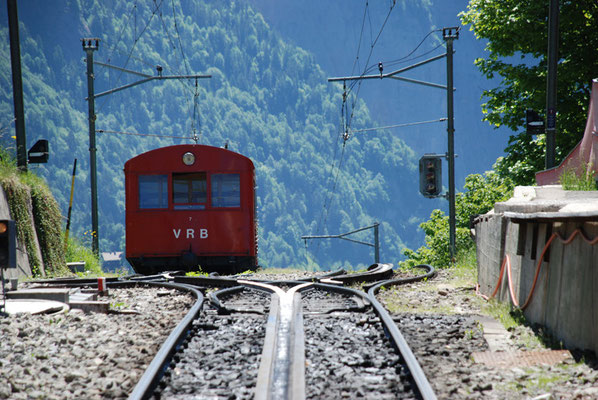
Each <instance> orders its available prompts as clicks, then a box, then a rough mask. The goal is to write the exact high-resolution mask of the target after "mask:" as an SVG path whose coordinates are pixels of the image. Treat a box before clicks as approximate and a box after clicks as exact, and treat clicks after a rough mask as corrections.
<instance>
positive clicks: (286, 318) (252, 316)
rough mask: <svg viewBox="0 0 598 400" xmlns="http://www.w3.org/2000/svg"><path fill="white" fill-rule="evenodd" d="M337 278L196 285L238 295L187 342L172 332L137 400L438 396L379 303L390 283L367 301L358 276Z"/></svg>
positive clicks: (212, 301)
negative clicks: (352, 284) (349, 284)
mask: <svg viewBox="0 0 598 400" xmlns="http://www.w3.org/2000/svg"><path fill="white" fill-rule="evenodd" d="M372 271H373V272H372V273H371V275H369V276H368V274H367V273H366V274H364V275H363V276H361V277H360V278H359V279H360V280H379V279H380V277H381V276H388V274H387V272H384V268H381V267H380V266H377V267H376V268H372ZM380 274H382V275H380ZM334 275H335V276H333V277H320V278H316V279H308V280H309V281H311V282H301V281H295V282H260V281H251V280H237V281H236V286H233V285H232V282H231V279H224V281H222V280H218V281H216V279H217V278H213V279H212V278H207V280H206V278H201V279H199V280H197V279H196V280H194V281H193V283H194V284H198V285H199V286H202V287H204V288H205V287H207V286H210V284H211V283H214V284H215V286H218V287H228V288H225V289H220V290H218V291H214V292H212V293H211V294H210V295H209V296H208V300H207V301H204V302H203V310H202V312H201V313H199V315H198V316H197V318H194V319H193V322H192V323H191V324H188V323H183V322H182V323H181V326H187V328H181V329H183V330H184V329H187V330H186V336H185V337H184V338H183V337H182V335H179V334H178V333H177V334H174V333H173V335H171V336H172V337H171V338H169V340H168V341H167V343H165V344H164V346H163V348H162V349H161V350H160V353H161V354H162V355H163V357H162V358H161V359H158V358H159V357H157V359H156V360H154V361H155V362H153V363H152V364H153V365H154V367H153V368H152V366H150V368H149V369H148V371H147V372H146V374H145V375H144V376H143V377H142V379H141V380H140V382H139V384H138V385H137V386H136V387H135V390H134V391H133V393H132V394H131V396H130V399H138V398H139V399H141V398H156V399H166V398H172V399H177V398H181V399H184V398H210V399H212V398H213V399H220V398H222V399H226V398H237V399H250V398H255V399H304V398H314V399H321V398H330V399H332V398H359V397H362V398H380V399H384V398H388V399H391V398H393V399H395V398H405V399H407V398H424V399H435V398H436V396H435V395H434V393H433V391H432V389H431V387H430V385H429V383H428V381H427V379H426V377H425V375H424V374H423V372H422V371H421V367H419V364H418V363H417V361H416V360H415V357H414V356H413V354H412V353H411V350H410V349H409V347H408V346H407V344H406V342H405V340H404V339H402V336H401V335H400V332H399V330H398V328H397V327H396V325H395V324H394V322H393V321H392V319H391V318H390V317H389V316H388V315H387V314H385V313H386V311H385V310H384V309H383V308H382V307H381V306H380V305H379V304H377V301H376V299H375V291H376V290H377V289H376V288H379V287H380V285H378V286H373V287H372V288H370V290H369V291H370V293H369V294H365V293H364V292H362V291H357V290H352V289H348V288H343V287H340V286H338V284H340V283H342V282H343V279H347V281H349V280H351V281H352V279H351V278H347V276H345V275H343V274H340V273H336V274H334ZM422 277H423V276H422ZM179 279H180V278H177V279H175V280H179ZM220 279H221V278H220ZM420 279H421V278H420ZM181 280H183V281H186V284H188V283H189V282H190V281H189V280H187V279H186V278H183V279H181ZM318 281H320V282H321V281H324V282H327V283H326V284H323V283H319V282H318ZM383 282H384V284H385V285H391V284H395V283H398V282H395V283H393V282H392V281H383ZM332 283H336V284H337V285H333V284H332ZM178 284H181V283H180V282H179V283H178ZM177 329H178V328H177ZM385 332H387V333H388V335H387V334H386V333H385Z"/></svg>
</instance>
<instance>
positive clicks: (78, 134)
mask: <svg viewBox="0 0 598 400" xmlns="http://www.w3.org/2000/svg"><path fill="white" fill-rule="evenodd" d="M173 3H174V4H173ZM19 7H20V8H19V17H20V20H21V26H20V29H21V32H20V35H21V53H22V63H23V81H24V90H25V108H26V129H27V134H28V142H29V143H33V142H34V141H35V140H37V139H39V138H47V139H49V141H50V146H51V156H50V162H49V163H48V164H46V165H44V166H40V167H33V168H39V172H40V173H41V174H42V175H43V176H45V177H46V179H47V180H48V182H49V184H50V186H51V189H52V190H53V192H54V194H55V196H56V198H57V200H58V201H59V204H60V205H61V207H62V208H63V210H64V211H65V212H66V209H67V207H68V195H69V188H70V172H71V168H72V163H73V159H74V158H77V159H78V160H79V168H78V175H77V181H76V194H75V205H74V217H73V223H72V226H73V229H74V230H75V232H76V235H78V236H80V237H82V238H85V237H87V236H88V235H85V233H86V232H87V231H89V229H90V216H89V214H90V213H89V210H90V206H89V165H88V162H89V152H88V146H89V144H88V133H87V103H86V102H85V101H84V97H85V96H86V93H87V85H86V76H85V64H84V63H82V62H81V60H82V58H83V57H84V55H85V53H84V52H83V51H82V49H81V44H80V42H79V39H80V38H81V37H96V36H97V37H99V38H100V39H101V42H100V48H99V50H98V51H97V52H96V53H95V54H94V56H95V59H96V60H99V61H101V62H105V63H109V64H112V65H117V66H120V67H124V68H127V69H130V70H135V71H141V72H143V73H146V74H151V75H153V74H155V69H154V68H155V65H158V64H159V65H161V66H162V67H163V68H164V74H165V75H169V74H189V73H209V74H211V75H212V78H211V79H209V80H199V81H198V82H197V87H196V86H195V82H193V81H188V82H184V83H181V82H176V81H164V82H153V83H146V84H144V85H140V86H136V87H134V88H131V89H127V90H124V91H121V92H118V93H116V94H113V95H111V96H107V97H103V98H100V99H98V101H97V103H96V113H97V122H96V126H97V129H101V130H104V131H118V132H138V133H149V134H157V135H163V136H182V137H186V138H189V137H191V135H192V134H193V131H194V129H195V132H196V133H197V135H198V136H199V142H200V143H203V144H209V145H214V146H222V145H224V143H225V142H228V143H229V146H230V148H231V149H232V150H234V151H238V152H240V153H242V154H245V155H247V156H249V157H250V158H251V159H252V160H253V161H254V163H255V165H256V168H257V174H258V207H259V209H258V212H259V218H260V260H261V263H262V264H263V265H267V266H275V267H288V266H304V265H306V264H308V263H313V262H316V263H317V264H319V265H320V266H321V267H322V268H330V267H332V266H333V265H357V264H360V263H361V264H369V263H370V262H371V260H372V259H373V255H372V251H371V250H370V249H369V248H366V247H363V246H358V245H355V244H348V243H344V242H343V243H339V241H334V240H331V241H321V242H319V243H317V244H316V243H310V244H309V246H308V247H307V248H306V247H305V246H304V243H303V242H302V241H301V239H300V236H301V235H304V234H310V233H313V234H326V233H342V232H346V231H349V230H352V229H354V228H357V227H360V226H364V225H369V224H371V223H373V222H374V221H379V222H381V223H382V226H381V240H382V259H383V261H386V262H396V261H397V260H398V259H399V258H400V249H401V248H402V247H403V245H404V243H405V244H407V245H409V246H411V247H416V246H417V245H418V240H417V239H418V238H421V235H420V234H419V233H417V223H418V222H419V221H420V220H421V219H422V218H423V217H425V216H426V215H427V214H428V213H429V210H430V208H431V207H432V204H433V202H427V203H425V204H424V202H422V201H421V200H422V198H421V197H420V195H419V194H418V192H417V181H416V179H417V173H416V168H417V167H416V161H417V158H418V156H416V155H415V154H414V152H413V151H412V150H411V149H410V148H409V147H408V146H406V145H405V143H404V142H403V141H402V140H400V139H399V138H397V137H396V136H391V135H381V136H374V135H372V136H354V137H352V138H351V139H350V140H348V141H347V142H346V143H345V145H344V146H343V140H342V128H341V124H340V120H341V104H342V93H341V91H340V90H339V88H338V87H337V86H335V85H330V84H329V83H328V82H327V81H326V78H327V74H325V73H324V72H323V70H322V69H321V67H320V66H319V65H318V64H317V63H316V61H315V59H314V56H313V55H312V54H310V53H308V52H307V51H305V50H303V49H301V48H300V47H298V46H296V45H293V44H289V43H287V42H285V41H284V40H283V39H282V37H281V36H280V35H279V34H278V33H277V31H275V30H273V29H272V28H271V27H270V26H269V25H268V24H267V23H266V22H265V20H264V18H263V17H262V16H261V14H259V13H257V12H256V11H254V10H253V9H252V8H251V6H250V5H248V4H246V3H244V2H222V1H217V0H208V1H193V2H191V1H189V2H180V4H179V2H160V1H156V2H134V1H130V2H122V1H116V0H114V1H97V0H96V1H91V0H90V1H83V0H79V1H64V2H45V1H41V0H40V1H28V2H22V3H21V4H20V5H19ZM2 12H3V14H2V15H1V18H2V21H3V24H2V28H1V30H0V62H1V63H2V68H1V69H0V82H1V92H0V115H1V116H2V121H1V122H0V125H1V126H7V125H8V126H10V121H11V119H12V90H11V88H12V83H11V74H10V55H9V54H10V53H9V46H8V29H7V27H6V26H7V25H6V23H5V21H6V15H5V13H6V11H5V10H2ZM95 71H96V79H95V85H96V92H101V91H104V90H107V89H110V88H114V87H117V86H120V85H123V84H126V83H129V82H132V81H134V80H136V79H137V78H138V77H135V76H130V75H128V74H125V73H121V72H119V71H115V70H112V69H107V68H103V67H101V66H99V65H96V66H95ZM195 96H196V97H197V103H196V104H197V108H198V110H199V113H194V111H193V110H194V97H195ZM353 112H354V116H353V120H352V127H353V128H354V129H358V128H360V127H370V126H373V125H374V124H375V121H372V119H371V118H370V114H369V111H368V109H367V107H366V106H365V104H364V103H363V102H361V101H359V102H358V103H357V105H356V108H355V109H354V111H353ZM10 132H12V127H11V129H8V130H4V131H3V137H2V138H1V141H2V144H3V145H6V146H13V147H14V141H13V139H11V137H10ZM181 142H189V140H179V139H172V138H167V137H153V136H148V137H140V136H131V135H124V134H113V133H106V132H104V133H98V138H97V143H98V187H99V204H100V206H99V208H100V210H99V211H100V232H99V236H100V247H101V250H102V251H118V250H124V234H125V232H124V187H123V174H122V167H123V164H124V162H125V161H126V160H127V159H128V158H130V157H132V156H135V155H137V154H139V153H141V152H144V151H147V150H149V149H152V148H156V147H160V146H166V145H171V144H176V143H181ZM339 164H340V168H338V167H339ZM357 238H360V239H362V240H368V241H371V240H372V239H371V232H369V233H363V234H362V235H361V236H358V237H357Z"/></svg>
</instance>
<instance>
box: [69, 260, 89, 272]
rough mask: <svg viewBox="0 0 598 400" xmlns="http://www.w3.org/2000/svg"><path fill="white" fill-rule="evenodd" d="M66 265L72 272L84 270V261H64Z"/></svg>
mask: <svg viewBox="0 0 598 400" xmlns="http://www.w3.org/2000/svg"><path fill="white" fill-rule="evenodd" d="M66 266H67V267H68V269H69V270H70V271H71V272H72V273H77V272H85V261H77V262H70V263H66Z"/></svg>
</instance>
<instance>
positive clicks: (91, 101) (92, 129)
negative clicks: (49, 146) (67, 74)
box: [81, 38, 100, 256]
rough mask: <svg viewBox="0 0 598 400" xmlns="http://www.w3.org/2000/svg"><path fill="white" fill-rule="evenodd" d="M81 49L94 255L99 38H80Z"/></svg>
mask: <svg viewBox="0 0 598 400" xmlns="http://www.w3.org/2000/svg"><path fill="white" fill-rule="evenodd" d="M81 41H82V42H83V50H85V53H86V54H87V105H88V120H89V168H90V175H91V176H90V180H91V231H92V232H91V237H92V250H93V252H94V254H95V255H96V256H99V254H100V246H99V239H98V238H99V233H98V183H97V169H96V114H95V96H94V88H93V80H94V78H95V77H94V74H93V52H94V51H96V50H97V49H98V47H99V42H100V39H97V38H88V39H81Z"/></svg>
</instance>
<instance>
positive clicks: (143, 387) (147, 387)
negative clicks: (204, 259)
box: [111, 282, 204, 400]
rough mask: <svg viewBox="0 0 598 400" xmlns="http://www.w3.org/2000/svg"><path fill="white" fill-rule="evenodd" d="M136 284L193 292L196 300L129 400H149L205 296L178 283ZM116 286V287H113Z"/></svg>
mask: <svg viewBox="0 0 598 400" xmlns="http://www.w3.org/2000/svg"><path fill="white" fill-rule="evenodd" d="M124 284H131V283H129V282H122V283H117V285H116V286H125V285H124ZM134 284H137V285H149V286H159V287H167V288H172V289H178V290H185V291H188V292H191V293H192V294H193V295H194V296H195V298H196V301H195V304H194V305H193V307H191V309H190V310H189V312H188V313H187V315H185V317H184V318H183V319H182V320H181V322H179V324H178V325H177V326H176V327H175V328H174V329H173V331H172V332H171V333H170V335H169V336H168V338H166V341H165V342H164V343H163V344H162V346H161V347H160V350H158V353H157V354H156V356H155V357H154V359H153V360H152V362H151V363H150V365H149V366H148V367H147V369H146V370H145V373H144V374H143V375H142V376H141V379H139V381H138V382H137V385H135V388H134V389H133V391H132V392H131V394H130V395H129V400H138V399H147V398H149V397H150V396H151V394H152V392H153V391H154V389H155V388H156V386H157V385H158V382H159V380H160V379H161V378H162V375H164V371H165V369H166V367H167V365H168V362H169V361H170V359H171V358H172V355H173V354H174V353H175V351H176V350H177V347H178V346H179V345H180V344H181V342H182V341H183V340H184V338H185V336H186V335H187V333H188V331H189V329H190V326H191V324H192V323H193V320H195V319H196V318H197V315H198V314H199V312H200V310H201V307H202V305H203V301H204V296H203V294H202V293H201V292H200V291H199V290H197V289H196V288H194V287H191V286H188V285H182V284H176V283H153V282H135V283H134ZM111 286H114V285H111Z"/></svg>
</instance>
